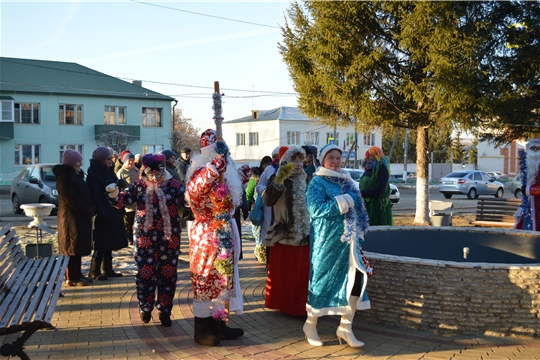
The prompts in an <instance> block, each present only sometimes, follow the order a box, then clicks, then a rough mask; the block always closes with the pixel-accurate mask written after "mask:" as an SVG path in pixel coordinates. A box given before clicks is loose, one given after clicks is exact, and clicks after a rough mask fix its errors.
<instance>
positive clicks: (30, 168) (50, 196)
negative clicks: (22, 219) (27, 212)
mask: <svg viewBox="0 0 540 360" xmlns="http://www.w3.org/2000/svg"><path fill="white" fill-rule="evenodd" d="M54 165H56V164H36V165H27V166H26V167H25V168H24V169H22V170H21V172H20V173H19V175H17V176H16V177H15V178H14V179H13V180H12V181H11V187H10V194H11V204H12V205H13V212H14V213H15V214H22V212H23V210H22V209H21V208H20V206H21V205H24V204H32V203H49V204H54V205H55V206H56V208H55V209H54V210H53V211H54V212H56V210H57V209H58V191H56V176H54V174H53V172H52V167H53V166H54Z"/></svg>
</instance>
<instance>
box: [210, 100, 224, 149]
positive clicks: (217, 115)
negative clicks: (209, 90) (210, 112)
mask: <svg viewBox="0 0 540 360" xmlns="http://www.w3.org/2000/svg"><path fill="white" fill-rule="evenodd" d="M212 99H213V100H214V105H213V106H212V109H214V122H215V124H216V137H217V138H218V139H220V138H222V137H223V136H222V133H221V123H222V122H223V117H222V116H221V114H222V113H223V109H222V107H221V94H220V93H218V92H215V93H214V94H213V95H212Z"/></svg>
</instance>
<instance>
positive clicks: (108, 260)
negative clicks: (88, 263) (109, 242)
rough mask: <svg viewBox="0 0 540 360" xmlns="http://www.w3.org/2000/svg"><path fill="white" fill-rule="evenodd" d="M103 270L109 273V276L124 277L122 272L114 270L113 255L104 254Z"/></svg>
mask: <svg viewBox="0 0 540 360" xmlns="http://www.w3.org/2000/svg"><path fill="white" fill-rule="evenodd" d="M103 272H104V273H105V274H107V276H108V277H111V278H114V277H122V276H124V275H122V273H117V272H115V271H114V270H113V267H112V256H107V255H104V256H103Z"/></svg>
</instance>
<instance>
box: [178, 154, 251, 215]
mask: <svg viewBox="0 0 540 360" xmlns="http://www.w3.org/2000/svg"><path fill="white" fill-rule="evenodd" d="M217 156H218V154H217V153H216V152H215V151H211V152H209V153H207V154H198V155H196V156H194V157H193V158H192V159H191V164H190V165H189V167H188V169H187V172H186V184H185V186H186V193H185V197H186V201H187V202H188V204H189V194H188V192H187V182H189V181H190V180H191V177H192V176H193V173H194V172H195V171H196V170H197V169H199V168H201V167H206V165H207V164H208V163H211V162H212V160H214V159H215V158H216V157H217ZM225 183H226V184H227V186H228V188H229V191H230V193H231V197H232V201H233V204H234V206H235V207H236V206H240V205H241V204H242V194H243V187H242V180H241V179H240V176H239V175H238V171H237V170H236V164H235V163H234V161H233V159H232V158H231V157H230V156H227V170H226V171H225Z"/></svg>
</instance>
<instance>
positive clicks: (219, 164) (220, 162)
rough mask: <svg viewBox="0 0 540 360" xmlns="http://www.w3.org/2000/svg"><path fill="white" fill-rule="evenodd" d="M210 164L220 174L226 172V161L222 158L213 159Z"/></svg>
mask: <svg viewBox="0 0 540 360" xmlns="http://www.w3.org/2000/svg"><path fill="white" fill-rule="evenodd" d="M212 164H213V165H214V166H215V167H216V169H217V171H218V172H220V173H223V172H225V171H227V159H225V158H224V157H223V156H218V157H217V158H215V159H214V161H212Z"/></svg>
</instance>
